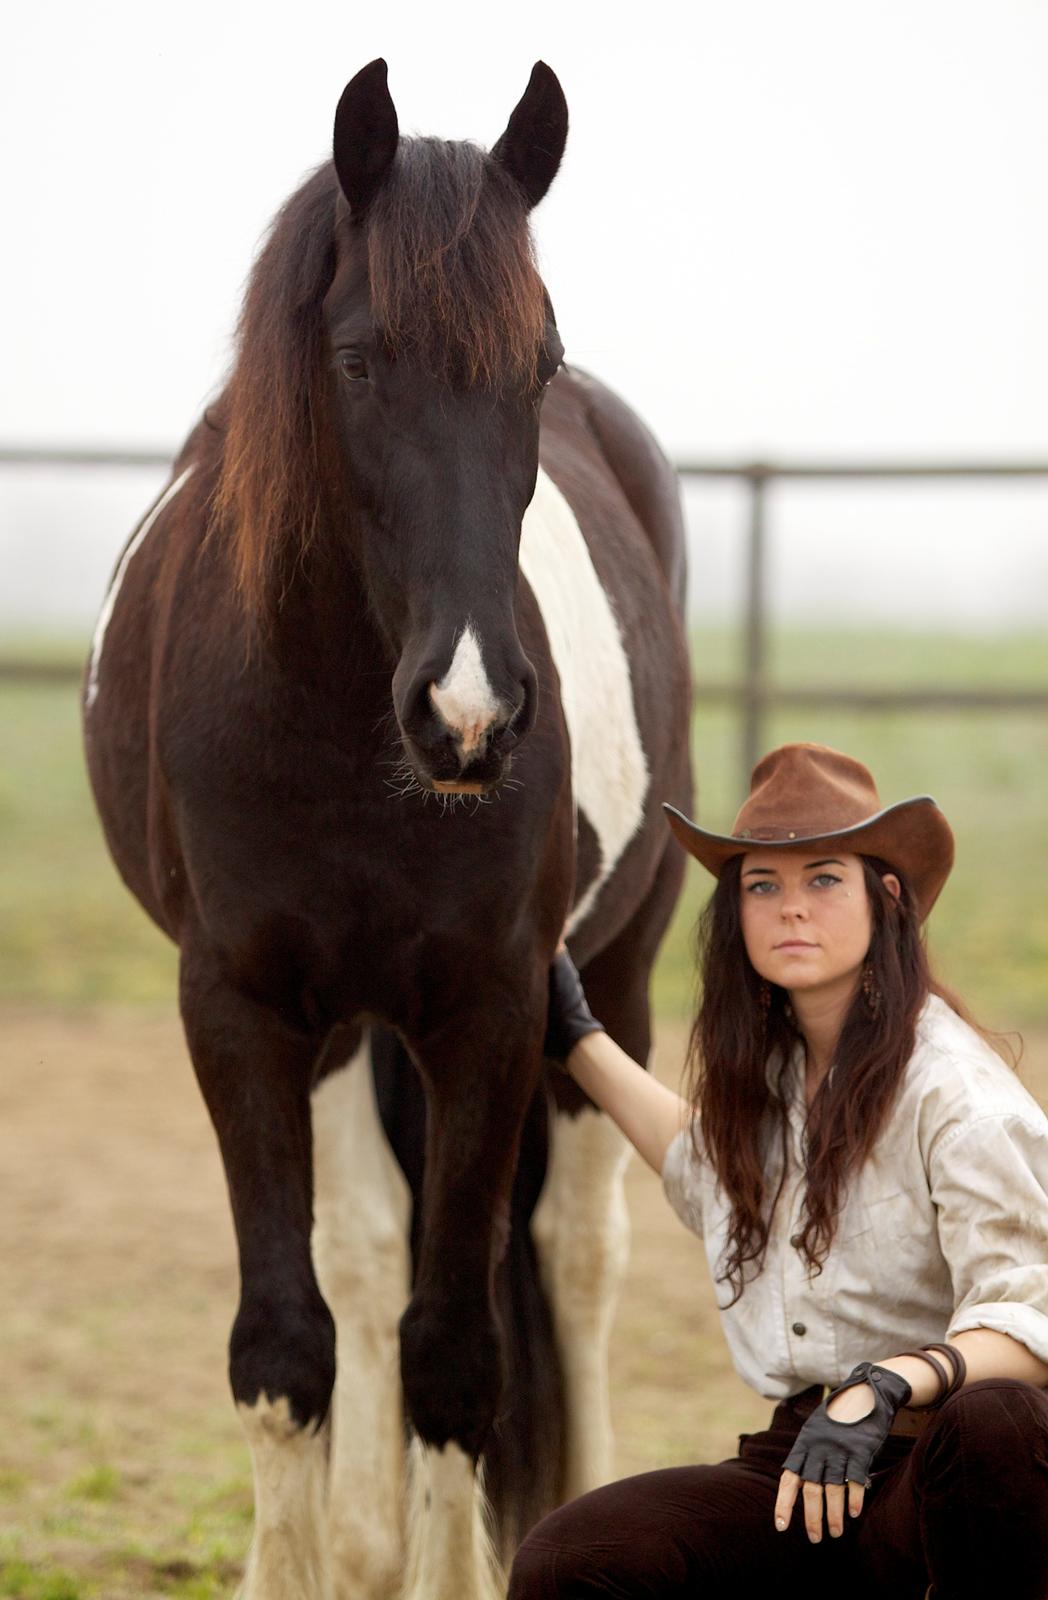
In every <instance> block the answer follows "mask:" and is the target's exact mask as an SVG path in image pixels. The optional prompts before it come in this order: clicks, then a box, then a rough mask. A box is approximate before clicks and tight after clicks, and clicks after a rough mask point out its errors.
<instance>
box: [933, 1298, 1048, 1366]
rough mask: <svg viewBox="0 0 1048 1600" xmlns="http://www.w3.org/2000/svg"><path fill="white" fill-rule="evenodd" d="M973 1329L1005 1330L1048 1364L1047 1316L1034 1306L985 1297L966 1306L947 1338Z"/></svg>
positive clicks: (1004, 1331)
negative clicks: (979, 1301) (980, 1303)
mask: <svg viewBox="0 0 1048 1600" xmlns="http://www.w3.org/2000/svg"><path fill="white" fill-rule="evenodd" d="M973 1328H990V1329H992V1330H993V1332H995V1333H1007V1334H1008V1335H1009V1336H1010V1337H1011V1338H1013V1339H1016V1340H1018V1342H1019V1343H1020V1344H1024V1345H1025V1346H1026V1348H1027V1350H1029V1352H1030V1354H1031V1355H1032V1356H1036V1357H1037V1359H1038V1361H1043V1362H1045V1363H1046V1364H1048V1317H1046V1316H1045V1314H1044V1312H1043V1311H1038V1310H1036V1308H1035V1307H1034V1306H1026V1305H1022V1304H1021V1303H1020V1302H1018V1301H1014V1300H1013V1301H1009V1300H987V1301H984V1302H983V1304H982V1305H974V1306H965V1308H964V1310H963V1311H962V1312H960V1314H959V1315H958V1316H956V1317H954V1319H953V1321H952V1322H951V1323H950V1328H949V1332H948V1333H947V1335H946V1337H947V1339H948V1340H949V1339H952V1338H953V1336H954V1334H956V1333H969V1332H970V1331H971V1329H973Z"/></svg>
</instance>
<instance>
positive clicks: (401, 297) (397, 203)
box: [211, 139, 546, 617]
mask: <svg viewBox="0 0 1048 1600" xmlns="http://www.w3.org/2000/svg"><path fill="white" fill-rule="evenodd" d="M338 192H339V191H338V181H337V179H336V177H335V172H334V168H333V166H332V165H331V164H330V163H325V164H324V166H322V167H320V168H319V169H318V170H317V171H316V172H315V173H314V174H313V175H312V177H311V178H309V179H308V180H307V181H306V183H304V184H303V185H302V187H301V188H300V189H298V190H297V191H296V193H295V194H293V195H292V196H291V198H290V199H289V200H288V201H287V203H286V204H285V206H284V207H283V209H282V210H281V211H280V213H279V214H278V216H277V218H276V220H275V222H274V224H273V228H272V230H271V232H270V234H269V237H268V239H267V241H266V243H265V245H264V247H263V249H262V251H261V253H260V255H259V257H258V260H257V261H256V263H255V267H254V269H253V271H252V274H251V279H250V282H249V284H248V289H247V294H246V296H245V298H244V306H243V310H242V312H241V317H240V323H239V328H238V339H237V357H236V362H235V365H234V368H233V372H232V375H231V377H230V381H229V385H228V387H227V390H226V393H225V395H224V397H223V403H222V406H221V408H220V410H221V414H222V415H223V417H224V420H225V439H224V445H223V455H222V466H221V470H220V473H219V478H218V483H217V486H216V489H215V493H214V496H213V500H212V507H211V529H212V531H213V532H214V533H215V534H217V535H220V536H221V537H223V538H228V540H229V545H230V551H231V555H232V561H233V568H234V572H235V576H236V581H237V586H238V589H239V591H240V594H241V596H242V598H243V600H244V602H245V605H246V606H247V608H248V610H249V611H250V612H253V613H254V614H256V615H257V616H259V617H262V616H264V615H265V613H266V610H267V607H268V605H269V604H270V602H271V601H272V599H273V598H274V591H275V589H276V588H277V587H278V573H279V571H280V570H281V569H282V568H283V569H284V570H290V568H291V566H293V565H294V562H295V561H296V560H297V559H298V558H299V557H300V556H301V555H302V553H304V551H305V550H306V548H307V547H308V545H309V543H310V542H311V540H312V538H313V536H314V534H315V532H316V529H317V527H318V524H319V520H320V510H321V500H320V495H321V485H320V474H319V470H318V448H319V445H318V425H319V413H320V388H321V385H322V382H323V376H322V362H323V319H322V303H323V299H324V295H325V293H326V292H327V289H328V287H329V285H330V283H331V281H332V278H333V276H334V272H335V264H336V247H335V219H336V212H337V197H338ZM366 239H367V250H368V270H369V276H370V282H371V296H372V304H373V310H374V313H375V318H376V321H377V323H378V324H379V326H380V327H382V329H383V331H384V334H385V338H386V341H387V343H388V344H389V346H390V348H391V349H392V350H393V351H394V352H397V353H400V352H402V353H404V354H405V355H408V356H410V357H411V358H412V359H416V360H418V361H420V362H421V363H422V364H423V365H424V366H425V367H426V368H427V369H428V370H429V371H430V372H432V373H434V374H435V375H437V376H439V377H442V378H446V379H448V380H449V381H464V382H467V383H470V384H483V385H487V386H490V387H492V388H495V389H498V388H501V387H503V386H504V385H505V384H507V383H510V382H525V383H526V382H529V381H531V380H532V379H533V377H534V374H535V370H536V366H537V362H538V356H539V351H540V348H541V344H542V339H543V335H544V332H545V323H546V304H545V298H544V292H543V287H542V280H541V278H540V277H539V274H538V270H537V268H536V266H535V261H534V255H533V251H532V244H531V235H530V230H529V227H528V213H527V205H526V202H525V199H524V197H523V195H522V194H521V193H520V191H519V190H518V188H517V186H516V184H515V182H514V180H513V179H512V178H511V177H510V176H509V174H508V173H507V172H505V171H504V170H503V169H502V168H501V167H500V166H499V165H498V163H497V162H496V161H493V160H492V159H491V157H489V156H487V155H485V153H484V152H483V151H482V150H480V149H479V148H478V147H477V146H475V145H470V144H465V143H451V142H448V141H445V140H440V139H402V140H401V141H400V148H399V149H398V152H397V158H396V161H395V163H394V166H393V169H392V171H391V173H390V175H389V177H388V178H387V180H386V183H385V184H384V185H383V187H382V189H381V190H380V192H379V194H378V195H377V196H376V198H375V200H374V202H373V203H372V206H371V209H370V210H369V213H368V218H367V229H366Z"/></svg>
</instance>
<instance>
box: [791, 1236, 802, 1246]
mask: <svg viewBox="0 0 1048 1600" xmlns="http://www.w3.org/2000/svg"><path fill="white" fill-rule="evenodd" d="M790 1244H791V1245H792V1246H793V1248H794V1250H799V1249H800V1247H801V1235H800V1234H799V1233H793V1234H791V1235H790Z"/></svg>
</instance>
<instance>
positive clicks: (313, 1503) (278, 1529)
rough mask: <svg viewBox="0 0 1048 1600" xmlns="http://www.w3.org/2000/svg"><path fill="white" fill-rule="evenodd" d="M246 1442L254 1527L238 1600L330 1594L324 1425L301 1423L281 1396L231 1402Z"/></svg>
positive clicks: (317, 1599)
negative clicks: (315, 1428)
mask: <svg viewBox="0 0 1048 1600" xmlns="http://www.w3.org/2000/svg"><path fill="white" fill-rule="evenodd" d="M237 1411H238V1412H239V1413H240V1420H241V1422H242V1423H243V1425H244V1432H245V1433H246V1434H247V1439H248V1444H249V1445H250V1447H251V1466H252V1470H253V1472H254V1479H255V1531H254V1536H253V1538H252V1541H251V1549H250V1552H249V1553H248V1558H247V1566H246V1567H245V1569H244V1582H243V1585H242V1586H241V1588H240V1590H239V1600H288V1596H289V1595H294V1596H295V1600H334V1596H335V1591H334V1589H333V1588H332V1586H331V1571H330V1566H329V1563H328V1556H327V1529H326V1528H325V1526H324V1521H325V1517H324V1481H325V1476H326V1470H327V1440H326V1438H325V1430H323V1429H320V1430H319V1431H317V1432H314V1431H313V1430H312V1429H311V1428H302V1427H300V1426H299V1424H298V1423H297V1422H296V1421H295V1419H294V1417H293V1416H292V1415H291V1408H290V1406H289V1405H288V1402H287V1400H286V1399H285V1398H283V1397H281V1398H279V1399H277V1400H269V1399H267V1397H266V1396H265V1395H264V1394H262V1395H260V1396H259V1398H258V1399H257V1400H256V1401H255V1403H254V1405H251V1406H249V1405H244V1404H240V1405H238V1406H237Z"/></svg>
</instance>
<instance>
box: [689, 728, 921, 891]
mask: <svg viewBox="0 0 1048 1600" xmlns="http://www.w3.org/2000/svg"><path fill="white" fill-rule="evenodd" d="M663 810H664V811H665V812H666V816H667V820H668V822H669V825H670V827H671V828H672V829H673V832H674V833H675V835H676V837H677V839H678V841H679V842H680V843H681V844H682V845H683V846H684V848H685V850H688V851H690V853H691V854H692V855H693V856H694V857H695V858H696V860H698V861H701V862H702V865H703V866H704V867H706V868H707V870H708V871H710V872H712V873H713V875H714V877H715V878H719V877H720V875H721V872H722V871H723V870H724V866H725V863H726V862H728V861H730V860H731V858H732V856H737V855H742V854H743V853H744V852H745V851H747V850H753V849H755V848H759V849H761V850H762V851H763V850H765V849H767V848H770V849H773V850H774V849H787V850H789V849H796V847H797V846H798V845H804V844H823V843H825V842H826V841H827V840H830V839H839V840H840V842H841V844H842V846H843V847H844V848H845V849H846V850H847V851H848V852H849V853H851V854H853V855H865V856H880V858H881V860H882V861H886V862H887V863H888V864H889V866H892V867H894V868H895V869H896V870H897V871H898V872H899V873H900V874H901V875H902V876H903V877H905V878H906V879H907V880H908V881H909V883H910V885H911V887H912V889H913V892H914V895H915V896H916V900H917V907H918V910H919V912H920V916H921V921H922V922H923V920H924V918H925V917H926V916H927V915H928V913H929V911H930V910H931V908H932V906H933V905H934V904H935V902H936V899H937V898H938V895H939V891H940V889H941V888H942V886H943V884H944V883H945V882H946V879H947V877H948V876H949V872H950V868H951V867H952V866H953V834H952V833H951V831H950V824H949V823H948V822H947V820H946V818H945V817H944V816H943V814H942V812H941V811H940V810H939V807H938V806H937V805H936V803H935V801H934V800H933V799H932V797H931V795H927V794H920V795H916V796H914V798H913V799H912V800H900V801H899V802H898V803H897V804H896V805H894V806H887V807H884V808H882V806H881V801H880V796H879V795H878V793H877V786H876V784H875V783H874V781H873V778H872V777H871V775H870V772H869V770H868V769H867V768H866V767H864V766H863V764H862V762H861V761H853V760H852V758H851V756H844V755H841V753H840V752H839V751H838V750H828V749H827V748H826V746H825V745H821V744H784V745H781V746H780V747H779V749H778V750H772V751H771V753H770V754H769V755H766V756H765V757H764V758H763V760H761V761H758V763H757V765H756V766H755V767H754V769H753V777H752V778H751V780H750V792H749V796H748V798H747V800H746V802H745V804H744V805H743V807H742V810H741V811H740V812H739V814H738V816H737V817H736V818H735V823H734V826H733V828H732V830H731V833H730V834H726V833H710V832H709V831H708V830H707V829H706V828H700V827H698V826H697V824H696V823H694V822H689V820H688V818H687V817H686V816H684V814H683V813H682V812H680V811H678V810H676V808H675V807H674V806H669V805H664V806H663Z"/></svg>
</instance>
